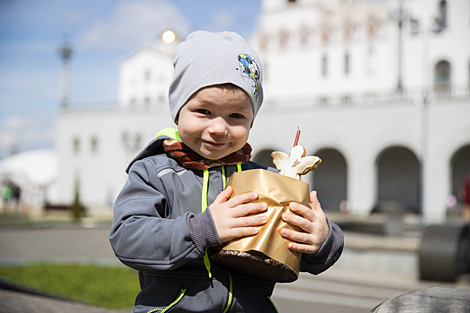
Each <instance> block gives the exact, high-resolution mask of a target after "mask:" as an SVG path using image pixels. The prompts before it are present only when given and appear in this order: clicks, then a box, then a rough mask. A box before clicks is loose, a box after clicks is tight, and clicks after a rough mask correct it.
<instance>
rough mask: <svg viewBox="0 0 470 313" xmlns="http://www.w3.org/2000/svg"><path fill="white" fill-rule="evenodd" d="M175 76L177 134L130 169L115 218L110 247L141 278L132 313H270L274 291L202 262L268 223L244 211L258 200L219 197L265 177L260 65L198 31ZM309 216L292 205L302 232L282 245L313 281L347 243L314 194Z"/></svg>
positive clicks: (160, 138) (241, 45)
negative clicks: (260, 150) (230, 182)
mask: <svg viewBox="0 0 470 313" xmlns="http://www.w3.org/2000/svg"><path fill="white" fill-rule="evenodd" d="M174 67H175V73H174V78H173V81H172V83H171V85H170V91H169V102H170V110H171V115H172V117H173V119H174V121H175V123H176V124H177V125H178V132H172V131H170V130H168V129H166V130H164V132H163V133H160V135H157V137H156V138H155V139H154V140H153V141H152V142H151V143H150V144H149V145H148V146H147V147H146V148H145V149H144V150H143V151H142V152H141V153H140V154H139V155H138V156H137V157H136V158H135V159H134V160H133V161H132V163H131V165H130V167H129V168H128V173H129V178H128V181H127V183H126V184H125V186H124V188H123V189H122V191H121V193H120V194H119V196H118V198H117V200H116V204H115V209H114V218H113V226H112V230H111V234H110V241H111V245H112V247H113V249H114V251H115V254H116V256H117V257H118V258H119V259H120V260H121V261H122V262H123V263H124V264H126V265H128V266H130V267H132V268H134V269H136V270H138V271H139V280H140V285H141V288H142V290H141V292H140V293H139V295H138V296H137V299H136V302H135V307H134V312H138V313H140V312H167V311H168V310H170V311H171V312H276V309H275V307H274V305H273V303H272V302H271V301H270V299H269V297H270V295H271V294H272V291H273V288H274V283H272V282H267V281H263V280H260V279H256V278H252V277H245V276H243V275H241V274H239V273H236V272H228V271H227V270H225V269H224V268H222V267H220V266H218V265H217V264H213V263H211V262H210V260H209V258H208V257H207V253H206V249H207V248H211V247H216V246H220V245H222V244H223V243H225V242H228V241H230V240H232V239H236V238H240V237H244V236H251V235H256V234H257V233H258V231H259V227H260V226H262V225H264V224H265V223H266V221H267V219H266V216H264V215H263V214H262V213H263V212H265V211H266V210H267V205H266V203H250V202H251V201H253V200H256V199H257V197H258V195H257V194H256V193H255V192H253V193H247V194H244V195H240V196H237V197H233V198H232V199H230V200H228V199H229V197H230V195H231V192H232V189H231V187H228V188H226V189H225V190H224V184H225V180H226V179H227V178H228V177H230V175H231V174H233V173H234V172H237V171H240V170H250V169H255V168H263V169H268V168H267V167H266V166H263V165H260V164H256V163H254V162H251V161H248V160H249V158H250V156H251V155H250V153H251V147H250V146H249V144H248V143H247V140H248V135H249V132H250V128H251V126H252V124H253V120H254V118H255V116H256V114H257V112H258V110H259V108H260V106H261V103H262V100H263V89H262V85H261V75H262V69H261V62H260V60H259V58H258V56H257V54H256V52H255V51H254V50H253V49H252V48H251V47H250V46H249V45H248V44H247V43H246V42H245V41H244V40H243V39H242V38H241V37H240V36H238V35H237V34H234V33H227V32H224V33H208V32H203V31H197V32H194V33H192V34H190V35H189V36H188V38H187V39H186V40H185V41H184V42H182V43H181V44H180V45H179V46H178V47H177V49H176V51H175V60H174ZM175 139H176V140H175ZM268 170H273V171H275V170H274V169H268ZM311 206H312V209H313V210H312V209H311V208H307V207H305V206H303V205H300V204H297V203H292V204H290V209H291V210H292V211H293V212H294V213H297V215H294V214H287V213H285V214H284V215H283V217H282V218H283V219H284V220H285V221H286V222H287V223H289V224H293V225H297V226H299V227H300V228H301V229H302V232H295V231H290V230H288V229H283V230H282V231H281V235H282V236H284V237H285V238H287V239H289V240H290V241H291V242H290V243H289V245H288V247H289V249H291V250H295V251H300V252H303V253H304V256H303V258H302V266H301V271H308V272H310V273H313V274H318V273H320V272H322V271H324V270H326V269H327V268H328V267H330V266H331V265H333V264H334V262H336V260H337V259H338V258H339V256H340V254H341V251H342V247H343V236H342V233H341V230H340V229H339V227H338V226H336V225H335V224H333V223H330V222H329V221H328V220H327V219H326V218H325V215H324V214H323V212H322V210H321V207H320V204H319V202H318V200H317V198H316V193H315V192H312V194H311ZM255 213H261V214H256V216H253V214H255Z"/></svg>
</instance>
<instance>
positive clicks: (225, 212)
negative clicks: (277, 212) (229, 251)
mask: <svg viewBox="0 0 470 313" xmlns="http://www.w3.org/2000/svg"><path fill="white" fill-rule="evenodd" d="M231 194H232V187H230V186H229V187H227V189H225V190H224V191H222V192H221V193H220V194H219V195H218V196H217V198H216V199H215V201H214V203H212V204H211V205H210V206H209V210H210V211H211V214H212V219H213V220H214V224H215V228H216V229H217V234H218V235H219V238H220V240H221V241H222V242H223V243H225V242H227V241H230V240H232V239H236V238H240V237H247V236H253V235H256V234H257V233H258V232H259V226H262V225H264V224H266V222H267V220H268V218H267V217H266V216H265V215H257V216H251V214H257V213H262V212H266V211H267V209H268V205H267V204H266V203H264V202H257V203H248V202H250V201H254V200H256V199H258V194H257V193H256V192H249V193H245V194H242V195H239V196H236V197H233V198H232V199H230V200H228V201H227V199H228V198H230V195H231Z"/></svg>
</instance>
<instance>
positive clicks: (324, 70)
mask: <svg viewBox="0 0 470 313" xmlns="http://www.w3.org/2000/svg"><path fill="white" fill-rule="evenodd" d="M321 74H322V76H323V77H326V76H327V75H328V56H327V55H326V54H324V55H323V56H322V59H321Z"/></svg>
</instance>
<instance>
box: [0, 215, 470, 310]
mask: <svg viewBox="0 0 470 313" xmlns="http://www.w3.org/2000/svg"><path fill="white" fill-rule="evenodd" d="M109 227H110V226H109V225H101V226H100V225H98V226H96V225H93V224H89V223H85V224H84V225H81V224H77V225H55V226H50V227H3V228H0V265H7V264H18V263H22V262H29V261H45V260H47V261H57V262H77V261H78V262H84V263H93V264H102V265H110V266H122V265H121V264H120V263H119V261H118V260H117V259H116V257H115V256H114V253H113V251H112V249H111V246H110V244H109V241H108V233H109ZM418 244H419V238H395V239H393V238H384V237H376V236H371V235H358V234H357V233H348V232H346V233H345V251H344V253H343V256H342V258H341V259H340V261H339V262H338V263H337V264H335V265H334V266H333V267H332V268H331V269H329V270H328V271H326V272H325V273H322V274H320V275H318V276H313V275H308V274H303V273H301V275H300V278H299V279H298V280H297V281H296V282H294V283H289V284H278V285H277V286H276V289H275V292H274V295H273V297H272V299H273V301H274V302H275V304H276V306H277V308H278V309H279V311H280V312H316V313H318V312H320V313H321V312H324V313H330V312H331V313H333V312H334V313H343V312H344V313H359V312H369V311H370V310H372V309H373V308H374V307H375V306H377V305H378V304H380V303H382V302H383V301H386V300H389V299H391V298H393V297H396V296H399V295H402V294H405V293H410V292H415V291H419V290H423V289H426V288H430V287H432V286H443V287H452V288H464V289H470V285H469V280H468V278H464V279H462V280H460V281H459V282H457V283H453V284H449V283H440V284H437V283H433V282H422V281H419V280H418V279H417V278H416V255H415V254H416V253H415V251H416V248H417V245H418ZM7 300H8V301H7ZM0 303H2V305H0V312H13V313H14V312H20V311H22V312H24V311H28V312H56V311H54V310H56V309H57V312H59V308H60V311H62V312H64V311H67V312H84V311H86V312H96V313H100V312H102V313H105V312H109V311H106V310H103V309H99V308H92V307H87V309H86V310H85V309H84V306H85V305H84V304H79V303H73V302H67V301H65V302H64V301H61V300H57V299H45V298H42V297H38V296H29V295H25V294H20V293H15V292H11V291H5V290H2V291H0ZM8 305H11V306H10V307H8ZM52 308H54V309H52ZM12 310H13V311H12ZM15 310H16V311H15Z"/></svg>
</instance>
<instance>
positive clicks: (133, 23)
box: [79, 0, 191, 49]
mask: <svg viewBox="0 0 470 313" xmlns="http://www.w3.org/2000/svg"><path fill="white" fill-rule="evenodd" d="M168 29H171V30H173V31H175V32H176V33H177V34H179V35H180V36H183V37H184V36H186V35H187V33H188V32H189V31H190V29H191V27H190V23H189V22H188V21H187V20H186V19H185V18H184V17H183V16H182V15H181V13H180V12H179V11H178V9H177V8H176V7H175V6H174V5H172V4H171V3H169V2H166V1H158V2H155V1H149V0H140V1H122V2H120V3H119V4H118V5H117V6H116V8H115V10H114V12H113V15H112V17H111V18H110V19H101V20H97V21H95V22H94V23H93V24H92V25H91V27H90V28H88V29H87V30H86V31H85V32H83V33H82V35H81V36H80V38H79V44H81V45H83V46H84V47H89V48H131V49H132V48H135V47H136V46H138V45H142V44H151V43H152V42H153V41H154V40H155V39H156V37H157V36H159V35H160V34H161V33H163V32H164V31H165V30H168Z"/></svg>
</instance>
